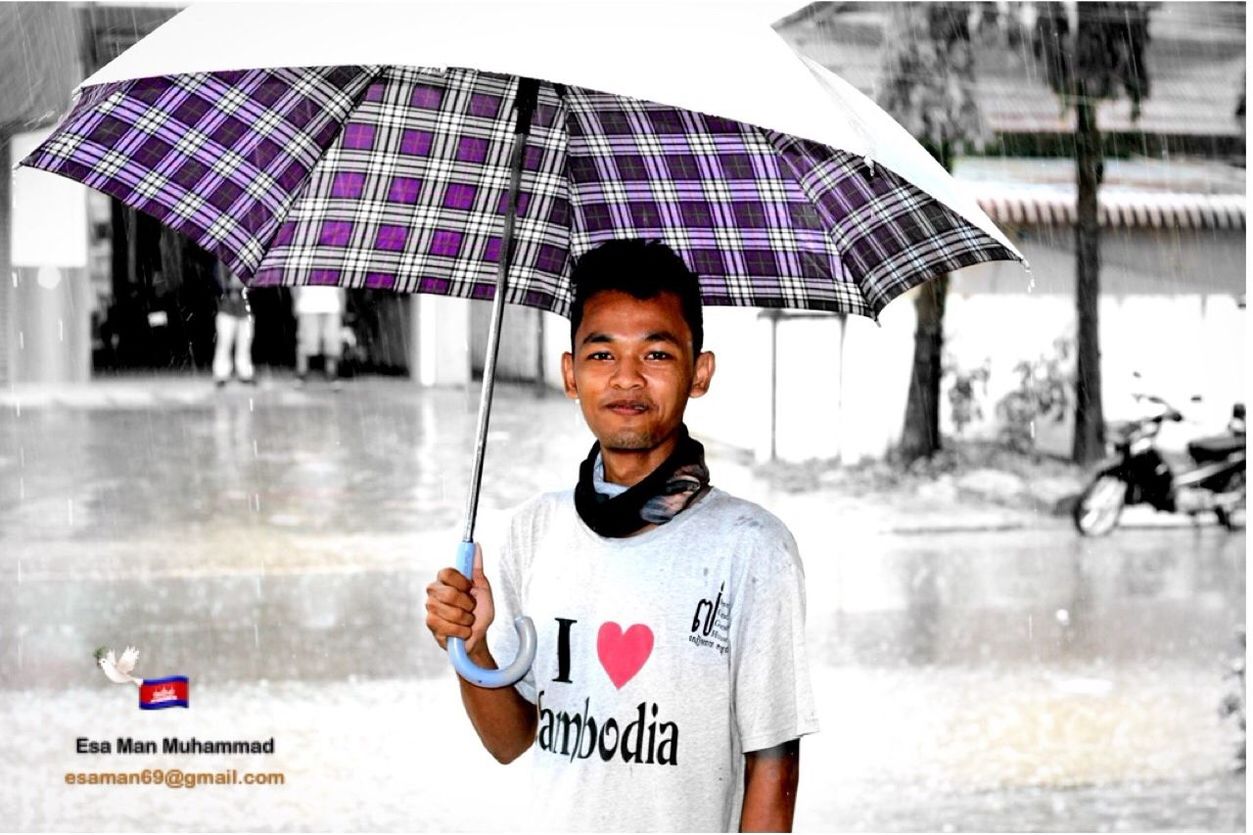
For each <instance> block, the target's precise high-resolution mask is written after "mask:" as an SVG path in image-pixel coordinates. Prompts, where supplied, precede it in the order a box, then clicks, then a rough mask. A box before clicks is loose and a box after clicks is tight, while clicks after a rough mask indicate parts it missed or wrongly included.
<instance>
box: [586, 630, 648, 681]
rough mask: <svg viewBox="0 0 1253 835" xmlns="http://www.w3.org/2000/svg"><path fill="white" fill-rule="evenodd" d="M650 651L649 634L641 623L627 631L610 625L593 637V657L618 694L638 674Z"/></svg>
mask: <svg viewBox="0 0 1253 835" xmlns="http://www.w3.org/2000/svg"><path fill="white" fill-rule="evenodd" d="M652 651H653V631H652V630H651V629H649V628H648V627H647V626H645V625H644V624H642V623H637V624H635V625H634V626H632V627H630V628H629V629H627V631H626V632H625V633H623V631H622V627H621V626H619V625H618V624H616V623H614V622H613V621H608V622H606V623H602V624H601V625H600V632H599V633H597V635H596V654H597V655H598V656H600V665H601V666H602V667H604V668H605V672H606V673H608V674H609V680H610V681H612V682H613V685H614V687H617V688H618V689H619V690H621V689H622V685H624V684H626V683H627V682H628V681H630V680H631V678H632V677H633V676H634V675H635V674H636V673H638V672H639V671H640V668H641V667H643V666H644V662H645V661H647V660H648V656H649V655H650V654H651V653H652Z"/></svg>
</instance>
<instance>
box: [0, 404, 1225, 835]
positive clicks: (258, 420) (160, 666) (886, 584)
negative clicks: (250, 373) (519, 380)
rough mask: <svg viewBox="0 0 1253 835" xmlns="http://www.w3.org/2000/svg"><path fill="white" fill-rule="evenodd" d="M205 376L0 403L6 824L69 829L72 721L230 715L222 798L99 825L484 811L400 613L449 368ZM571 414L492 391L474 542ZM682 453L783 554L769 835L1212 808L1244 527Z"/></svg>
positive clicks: (454, 475) (415, 620) (1188, 820)
mask: <svg viewBox="0 0 1253 835" xmlns="http://www.w3.org/2000/svg"><path fill="white" fill-rule="evenodd" d="M221 394H222V395H223V396H222V397H219V398H204V397H203V396H199V395H196V396H188V397H186V398H183V399H179V398H178V397H175V396H173V395H172V396H171V398H170V399H169V400H165V401H162V400H153V399H152V398H139V399H136V400H135V401H134V402H110V403H106V404H104V405H103V406H102V405H101V404H99V403H96V404H94V405H91V406H90V407H88V406H82V407H76V408H68V407H59V406H44V407H39V406H33V407H27V408H25V409H6V410H5V413H4V414H3V416H0V571H3V572H4V573H5V575H6V578H7V580H8V582H6V583H4V584H2V585H0V664H3V669H4V670H5V671H6V673H7V674H6V675H5V676H4V677H2V678H0V720H4V724H5V726H6V727H9V728H11V729H14V730H13V731H12V732H11V733H10V734H9V735H8V737H7V740H6V742H5V743H4V744H5V745H6V747H8V748H9V749H10V750H9V753H10V754H12V755H13V756H12V757H10V758H7V760H8V762H9V765H8V766H5V765H0V772H9V773H0V778H3V779H2V780H0V809H12V810H15V811H16V818H12V817H10V818H7V819H8V820H11V821H13V822H14V824H15V825H16V826H18V828H26V827H30V828H67V827H75V826H85V827H88V828H98V827H99V826H101V825H102V824H101V823H100V822H98V821H97V820H96V818H95V817H93V816H94V815H98V810H99V806H98V805H97V803H98V802H99V801H101V800H105V799H108V800H117V799H119V798H118V797H117V794H116V791H114V792H113V793H102V792H105V791H106V790H104V789H98V788H83V787H76V788H68V787H65V786H64V784H63V782H59V780H58V778H59V776H60V775H61V773H62V772H64V771H66V770H69V769H71V768H74V769H81V768H84V767H87V766H88V765H94V766H95V767H98V768H103V767H106V766H116V762H115V758H114V759H112V760H111V759H109V758H104V759H99V758H91V757H85V756H84V755H77V754H74V753H73V750H72V747H73V740H74V739H75V738H76V737H77V736H81V735H93V734H99V735H102V736H101V738H112V737H115V736H118V735H123V734H135V735H141V734H142V735H147V736H160V735H163V734H165V733H172V732H178V733H182V734H195V735H198V736H202V737H205V738H213V734H214V733H215V732H216V733H217V734H218V736H219V738H220V737H221V736H222V735H223V734H226V733H230V734H231V736H232V737H237V736H239V735H240V733H241V732H243V733H248V734H252V735H253V736H258V737H261V738H264V737H268V736H275V737H276V739H277V740H278V742H279V745H280V754H278V755H276V757H275V758H274V760H272V761H270V762H267V763H266V764H267V766H276V765H277V766H280V767H281V768H282V769H284V770H285V771H287V772H288V774H289V775H290V776H291V778H292V781H291V785H289V786H288V790H287V791H286V794H283V795H281V796H279V795H270V796H267V797H268V798H269V799H267V800H266V801H264V802H260V803H259V805H251V806H249V809H250V810H251V811H240V810H239V809H238V808H237V807H239V798H238V797H232V796H230V794H229V793H228V792H227V791H225V790H219V791H217V792H216V793H215V792H214V791H211V790H205V789H198V790H197V791H196V792H194V793H182V792H179V793H170V792H168V790H166V791H165V793H164V794H162V793H161V791H153V790H152V789H151V788H144V789H142V790H139V792H140V793H137V794H136V795H135V803H136V807H137V808H143V809H144V810H145V811H144V812H143V814H142V815H141V814H140V813H138V812H136V813H133V814H131V813H119V814H121V817H120V818H117V819H115V820H114V821H112V822H111V823H110V825H109V828H121V829H130V828H146V827H151V826H154V825H155V826H158V828H203V827H204V826H208V825H212V826H213V827H214V828H217V827H221V828H225V829H242V828H263V829H291V828H310V827H313V828H324V827H329V828H348V829H362V828H377V829H400V828H422V829H427V828H429V829H437V828H459V829H465V828H487V829H494V828H508V827H510V826H511V822H510V819H509V817H508V815H507V814H506V813H505V812H503V811H500V810H499V809H495V810H493V809H484V808H475V809H462V808H460V807H457V806H455V805H454V806H451V807H450V804H449V802H448V799H447V798H448V796H449V793H450V792H452V791H454V790H455V787H456V785H457V783H455V782H454V777H453V775H458V774H463V773H466V770H467V769H469V770H473V772H474V773H476V774H483V775H484V779H485V780H487V781H488V783H487V785H488V786H489V787H490V789H491V790H492V791H493V792H494V793H498V794H499V795H500V796H506V797H507V796H512V794H511V793H517V792H520V791H524V790H525V788H524V784H523V782H522V778H521V777H520V776H519V771H518V769H503V768H500V767H498V766H496V765H495V764H494V763H492V762H491V761H490V760H489V759H488V758H487V757H486V755H485V754H483V752H482V751H481V750H479V749H478V748H477V741H476V740H475V739H474V738H473V732H472V731H470V730H469V728H468V727H467V725H468V723H465V722H464V721H462V720H461V718H460V715H459V712H460V708H459V706H458V704H457V702H456V696H455V690H456V688H455V685H454V683H453V681H452V679H451V674H450V673H449V671H448V669H447V666H446V661H445V659H444V657H443V656H442V654H441V653H440V652H439V651H438V649H437V648H436V647H434V645H433V644H432V642H431V641H430V640H429V638H428V637H427V636H426V634H425V629H424V627H423V626H422V619H423V612H422V609H421V600H422V596H423V587H424V586H425V584H426V583H427V582H428V581H429V578H430V576H431V575H432V574H433V572H434V571H435V569H437V568H438V567H439V566H442V565H444V564H447V563H448V562H449V561H450V558H451V555H452V549H453V547H454V543H455V540H456V539H457V538H458V535H459V531H457V530H456V525H457V522H458V520H459V516H460V512H461V506H462V503H463V501H464V489H465V487H464V485H465V481H466V471H467V470H468V466H467V465H466V463H465V462H466V461H467V460H468V459H467V458H466V449H467V448H468V446H469V444H470V442H471V438H470V433H471V432H472V424H473V421H472V416H473V413H474V408H475V406H476V402H475V397H474V395H473V393H470V394H469V395H467V394H465V393H462V392H454V391H443V392H433V393H431V392H428V393H425V394H422V395H420V396H419V395H418V394H415V391H414V390H413V389H412V388H411V387H409V386H408V384H405V383H401V382H400V381H372V382H370V383H367V384H363V385H360V386H358V387H357V388H356V389H355V390H354V389H353V388H351V387H350V388H349V389H348V390H346V391H345V392H343V393H341V394H340V395H333V394H331V393H330V392H326V391H320V390H317V389H316V388H315V389H313V390H312V391H309V392H301V393H297V392H293V391H290V390H287V389H278V388H275V389H270V390H262V391H260V392H255V393H254V392H249V391H247V390H242V391H238V390H227V391H226V392H223V393H221ZM573 409H574V407H573V406H572V405H570V404H568V403H566V402H565V401H563V400H561V399H559V398H548V399H544V400H535V399H534V398H533V397H532V395H530V393H529V392H527V391H525V390H522V389H513V388H508V387H506V388H505V389H504V391H503V392H502V401H501V406H499V407H498V409H497V415H498V416H499V420H497V421H496V422H495V430H494V434H493V438H492V442H491V445H490V446H489V458H488V462H489V463H488V467H489V473H493V474H494V476H495V477H494V478H489V481H488V483H487V489H486V491H485V494H484V498H483V506H484V508H485V510H486V511H487V512H486V516H485V518H484V520H483V522H482V523H481V525H480V538H481V539H483V540H485V542H487V543H490V542H491V541H492V538H493V534H494V532H495V530H496V529H497V527H498V525H499V523H500V521H501V520H502V519H503V514H502V511H503V510H504V509H506V508H508V507H509V506H510V505H512V504H515V503H516V502H518V501H521V500H523V499H525V498H526V497H528V496H530V495H531V494H533V493H534V492H535V491H536V490H539V489H555V488H559V487H562V486H564V485H563V483H562V482H563V480H564V479H563V474H565V473H570V472H573V471H574V468H575V466H576V465H577V462H578V460H579V459H580V458H581V457H582V455H583V454H584V453H585V451H586V447H587V445H588V444H589V443H590V436H588V435H587V434H586V430H585V429H584V428H583V427H582V424H581V422H580V421H579V420H578V416H577V414H576V413H575V412H574V411H573ZM537 415H538V417H537ZM541 427H542V428H541ZM710 453H711V455H710V457H711V462H710V463H711V469H712V470H713V472H714V474H715V480H716V481H719V482H720V483H722V484H723V485H724V486H727V487H728V489H732V490H733V491H735V492H739V493H741V494H744V495H747V496H748V497H749V498H753V499H754V500H757V501H760V502H762V503H763V504H765V505H766V506H768V507H770V508H771V509H772V510H773V511H774V512H776V513H777V514H778V515H779V516H780V517H782V518H783V519H784V521H785V522H787V523H788V524H789V526H790V527H792V529H793V531H794V533H795V534H796V536H797V540H798V542H799V544H800V546H801V550H802V554H803V555H804V557H805V562H806V567H807V576H808V589H809V616H808V641H809V649H810V654H811V659H812V663H813V667H814V686H815V691H816V695H817V697H818V702H819V707H820V719H821V722H822V728H823V729H822V732H821V733H820V734H818V735H817V736H815V737H813V738H811V739H809V740H807V741H806V742H805V744H804V763H805V765H804V769H803V778H802V786H801V794H800V797H801V802H800V806H799V808H798V813H797V825H798V828H808V829H843V830H872V829H886V830H919V829H921V830H933V829H946V828H947V829H953V830H972V829H973V830H988V829H993V830H995V829H1004V830H1024V829H1044V830H1102V829H1114V830H1142V829H1179V828H1187V829H1217V830H1234V829H1243V826H1244V787H1243V781H1242V780H1241V779H1238V778H1230V777H1226V776H1224V775H1225V774H1226V772H1227V770H1228V769H1229V766H1230V764H1231V762H1232V760H1233V757H1234V753H1235V746H1236V744H1237V736H1236V733H1235V730H1234V728H1233V727H1232V725H1231V724H1230V723H1229V722H1227V721H1224V720H1223V719H1222V718H1221V717H1220V715H1219V710H1218V708H1219V704H1220V703H1221V701H1222V699H1223V698H1224V696H1225V695H1226V694H1227V693H1228V692H1229V691H1230V690H1231V689H1232V680H1231V679H1230V678H1229V677H1225V673H1226V671H1227V668H1228V665H1229V663H1230V659H1231V658H1232V657H1233V656H1234V655H1235V654H1236V653H1237V652H1238V651H1239V649H1238V646H1237V644H1236V643H1235V630H1236V629H1237V628H1239V627H1240V626H1242V625H1243V622H1244V611H1245V565H1244V548H1245V539H1244V536H1243V535H1238V536H1230V535H1228V534H1226V533H1225V532H1223V531H1221V530H1220V529H1217V528H1212V527H1210V528H1202V529H1198V530H1191V529H1170V530H1124V531H1119V532H1117V533H1116V534H1115V535H1114V536H1112V537H1109V538H1106V539H1102V540H1095V541H1093V540H1082V539H1079V538H1077V537H1076V536H1074V535H1073V533H1072V532H1071V531H1070V530H1069V529H1068V528H1067V527H1065V526H1063V525H1059V524H1058V523H1056V522H1055V521H1053V520H1040V524H1039V525H1038V526H1036V527H1031V528H1028V529H1023V530H1009V531H985V532H957V533H949V534H943V533H941V534H935V533H932V534H926V535H915V536H909V535H895V534H886V533H883V532H882V531H879V530H874V529H872V528H868V527H866V526H864V525H858V524H857V518H858V513H857V512H856V510H857V506H856V505H855V504H850V502H853V501H854V500H853V499H851V498H844V497H837V496H831V495H818V494H808V495H775V494H773V493H771V492H770V491H769V489H768V488H767V487H765V486H763V485H761V484H759V483H757V482H755V481H754V480H753V479H752V477H751V473H750V472H749V471H748V470H747V468H746V467H745V466H744V465H743V463H742V462H741V461H740V460H739V459H738V458H737V457H736V456H734V455H733V454H730V453H729V452H728V451H720V450H718V449H717V448H711V450H710ZM493 468H495V469H493ZM488 554H489V564H490V544H489V546H488ZM128 643H129V644H135V645H138V646H141V647H142V648H143V652H144V656H143V659H142V662H141V665H140V673H141V674H144V675H149V676H158V675H168V674H173V673H184V674H188V675H190V676H191V677H192V680H193V688H194V695H193V699H194V704H195V707H194V709H193V710H191V711H187V712H183V711H163V712H159V713H158V714H155V715H154V714H147V713H145V714H142V715H140V716H138V717H137V716H136V714H138V713H139V712H138V711H135V710H134V708H133V706H132V705H131V704H130V703H131V702H132V701H133V699H134V694H133V692H131V691H129V690H128V689H127V688H122V687H113V688H112V689H110V686H108V685H106V684H105V683H104V682H103V676H101V675H100V673H99V671H98V670H96V669H95V668H94V666H93V665H92V663H91V652H92V650H93V649H94V648H95V647H96V646H98V645H101V644H106V645H110V646H114V647H115V648H120V646H121V645H123V644H128ZM171 714H178V715H171ZM156 727H160V728H166V729H177V730H163V731H157V730H144V728H156ZM241 729H242V730H241ZM0 759H5V758H0ZM157 759H158V760H161V759H165V760H168V762H166V765H165V767H169V766H170V763H171V762H175V761H176V760H177V758H176V757H174V758H157ZM224 767H230V765H229V764H224ZM292 786H296V787H297V788H292ZM253 791H254V793H256V792H260V791H262V790H261V789H253ZM141 797H142V799H143V802H142V803H141V802H140V800H141ZM363 804H364V806H363ZM365 807H368V809H367V808H365ZM154 815H155V816H156V817H155V818H154V817H153V816H154Z"/></svg>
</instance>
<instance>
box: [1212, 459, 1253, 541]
mask: <svg viewBox="0 0 1253 835" xmlns="http://www.w3.org/2000/svg"><path fill="white" fill-rule="evenodd" d="M1244 478H1245V475H1244V470H1237V471H1236V472H1234V473H1232V474H1231V478H1229V479H1227V484H1226V485H1225V486H1224V487H1223V492H1224V493H1239V494H1240V495H1239V498H1238V499H1236V500H1234V501H1232V502H1230V503H1228V504H1225V505H1220V506H1218V507H1216V508H1214V514H1215V515H1216V516H1217V517H1218V522H1219V524H1221V525H1222V526H1223V527H1224V528H1226V529H1227V530H1229V531H1242V530H1244V514H1245V511H1246V507H1247V506H1246V504H1245V495H1244Z"/></svg>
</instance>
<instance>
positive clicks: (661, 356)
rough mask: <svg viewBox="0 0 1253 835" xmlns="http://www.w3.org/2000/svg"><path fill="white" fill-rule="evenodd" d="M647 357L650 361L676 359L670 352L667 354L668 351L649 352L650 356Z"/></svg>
mask: <svg viewBox="0 0 1253 835" xmlns="http://www.w3.org/2000/svg"><path fill="white" fill-rule="evenodd" d="M647 356H648V358H649V359H650V360H669V359H674V356H673V355H671V354H670V353H669V352H667V351H649V352H648V354H647Z"/></svg>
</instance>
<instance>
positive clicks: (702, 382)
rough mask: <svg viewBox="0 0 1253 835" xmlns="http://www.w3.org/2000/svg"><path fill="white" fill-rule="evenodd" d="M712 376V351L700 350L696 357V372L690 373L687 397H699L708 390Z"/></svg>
mask: <svg viewBox="0 0 1253 835" xmlns="http://www.w3.org/2000/svg"><path fill="white" fill-rule="evenodd" d="M713 377H714V352H713V351H701V352H700V356H698V357H697V358H696V372H695V373H694V374H693V375H692V388H691V390H690V391H689V392H688V397H700V396H702V395H704V393H705V392H707V391H709V383H710V381H712V380H713Z"/></svg>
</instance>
